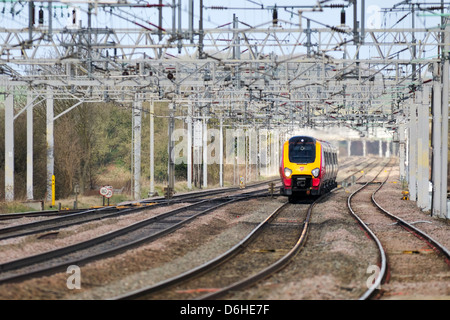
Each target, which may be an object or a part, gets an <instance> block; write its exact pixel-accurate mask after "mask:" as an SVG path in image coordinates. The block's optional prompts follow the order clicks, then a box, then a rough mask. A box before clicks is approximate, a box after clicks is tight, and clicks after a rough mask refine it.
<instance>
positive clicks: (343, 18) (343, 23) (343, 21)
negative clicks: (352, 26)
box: [341, 9, 345, 25]
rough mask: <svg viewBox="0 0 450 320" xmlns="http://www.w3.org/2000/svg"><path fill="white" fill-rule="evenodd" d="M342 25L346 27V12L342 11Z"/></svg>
mask: <svg viewBox="0 0 450 320" xmlns="http://www.w3.org/2000/svg"><path fill="white" fill-rule="evenodd" d="M341 25H345V10H344V9H342V11H341Z"/></svg>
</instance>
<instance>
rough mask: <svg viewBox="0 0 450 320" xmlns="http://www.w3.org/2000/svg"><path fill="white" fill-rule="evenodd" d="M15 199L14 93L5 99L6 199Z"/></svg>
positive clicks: (11, 92)
mask: <svg viewBox="0 0 450 320" xmlns="http://www.w3.org/2000/svg"><path fill="white" fill-rule="evenodd" d="M13 200H14V94H13V90H11V91H10V93H9V94H7V95H6V99H5V201H13Z"/></svg>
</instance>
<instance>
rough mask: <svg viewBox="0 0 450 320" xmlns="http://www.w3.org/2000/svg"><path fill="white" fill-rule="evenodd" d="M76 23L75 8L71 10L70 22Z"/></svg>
mask: <svg viewBox="0 0 450 320" xmlns="http://www.w3.org/2000/svg"><path fill="white" fill-rule="evenodd" d="M76 23H77V12H76V10H75V9H73V10H72V24H76Z"/></svg>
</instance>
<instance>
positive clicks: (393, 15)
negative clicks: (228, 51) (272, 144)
mask: <svg viewBox="0 0 450 320" xmlns="http://www.w3.org/2000/svg"><path fill="white" fill-rule="evenodd" d="M84 1H86V0H74V2H72V3H70V2H69V0H64V2H57V1H55V2H53V6H54V9H53V25H54V27H56V28H58V27H65V26H67V25H69V24H71V12H72V10H73V8H74V7H75V8H78V9H77V10H78V11H77V12H78V17H79V19H81V20H83V22H82V24H83V26H86V25H87V17H86V13H85V12H83V11H86V5H85V4H83V3H81V2H84ZM100 1H101V0H100ZM108 1H114V0H108ZM175 1H176V3H178V0H175ZM128 2H129V3H148V4H158V3H159V2H158V0H148V1H142V0H129V1H128ZM321 2H323V11H322V12H317V11H316V12H311V9H310V8H301V10H303V13H302V16H303V19H302V21H303V22H302V23H305V24H306V18H309V19H312V24H311V26H312V27H313V28H314V27H323V26H325V25H331V26H339V25H340V12H341V8H326V7H325V6H326V5H331V4H345V5H348V1H345V0H335V1H326V0H325V1H324V0H321ZM401 2H402V1H399V0H383V1H380V0H378V1H377V0H365V8H366V23H365V25H366V28H371V27H372V28H373V27H383V28H391V27H392V26H394V25H395V27H398V28H410V27H411V14H409V15H408V16H407V17H405V18H404V19H403V20H402V21H400V22H398V23H397V21H398V20H399V19H401V18H402V17H403V16H404V15H405V14H406V12H401V11H396V12H386V11H385V10H383V9H389V8H392V6H394V5H396V4H398V3H401ZM412 2H413V3H425V4H429V5H431V4H432V3H434V4H435V3H436V2H438V3H439V2H440V0H434V1H432V0H423V1H417V0H412ZM172 3H173V2H172V0H165V1H163V4H166V5H171V4H172ZM199 3H200V0H194V26H195V27H196V28H198V20H199ZM317 3H318V1H317V0H302V1H298V0H297V1H295V0H276V1H263V0H220V1H218V0H203V5H204V7H205V10H204V13H203V15H204V28H206V29H207V28H217V27H218V26H222V25H224V24H227V23H230V22H232V21H233V14H235V15H236V16H237V17H238V19H239V20H240V21H242V22H244V23H246V24H247V25H250V26H258V25H261V24H264V23H269V22H270V21H271V20H272V10H271V9H272V8H273V7H275V6H277V8H278V10H277V12H278V18H279V19H280V20H282V21H281V22H280V25H281V26H282V27H283V26H284V27H289V24H290V23H289V22H292V23H295V24H298V23H299V17H298V10H299V8H296V7H295V6H298V5H299V4H301V5H302V6H316V5H317ZM41 4H42V5H43V6H44V7H45V6H47V2H36V6H37V7H39V6H40V5H41ZM181 6H182V25H183V28H187V27H188V7H189V5H188V1H187V0H181ZM217 6H222V7H226V8H228V9H226V10H217V9H213V7H217ZM284 6H293V7H291V8H284ZM316 7H317V6H316ZM261 8H264V9H262V10H261ZM360 8H361V0H358V15H360V14H361V11H360ZM80 9H81V11H79V10H80ZM13 12H14V14H13ZM345 12H346V24H347V25H349V26H351V27H352V25H353V7H352V6H350V7H348V8H346V9H345ZM77 20H78V19H77ZM45 21H46V22H47V12H46V9H45ZM145 21H149V22H151V23H153V24H158V9H157V8H139V9H133V10H130V9H126V8H122V9H120V8H116V9H114V10H113V14H112V13H111V12H110V10H109V9H103V8H99V9H98V11H97V14H96V15H95V17H94V20H93V27H98V28H102V27H107V26H108V27H111V26H123V27H128V28H136V27H137V25H136V24H135V23H134V22H138V23H142V22H144V24H145ZM285 21H288V22H285ZM436 21H437V22H436ZM437 23H438V20H437V19H435V18H433V17H430V16H424V15H423V14H418V15H416V21H415V24H416V27H418V28H421V27H424V26H428V27H430V26H433V25H437ZM27 24H28V8H27V2H26V1H17V0H3V1H2V2H0V27H5V28H7V27H11V26H17V27H26V26H27ZM147 26H149V25H148V24H147ZM163 27H164V28H165V29H170V28H171V27H172V10H171V8H164V9H163ZM229 27H231V26H229Z"/></svg>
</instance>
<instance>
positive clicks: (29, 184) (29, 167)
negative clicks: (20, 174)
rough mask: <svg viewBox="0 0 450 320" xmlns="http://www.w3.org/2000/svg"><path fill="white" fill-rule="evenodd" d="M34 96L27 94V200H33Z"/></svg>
mask: <svg viewBox="0 0 450 320" xmlns="http://www.w3.org/2000/svg"><path fill="white" fill-rule="evenodd" d="M32 102H33V96H32V95H31V93H30V92H28V94H27V106H28V108H27V200H33V198H34V197H33V106H32V105H31V104H32Z"/></svg>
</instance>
